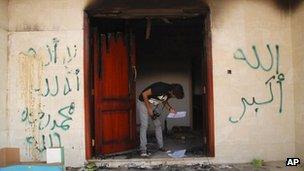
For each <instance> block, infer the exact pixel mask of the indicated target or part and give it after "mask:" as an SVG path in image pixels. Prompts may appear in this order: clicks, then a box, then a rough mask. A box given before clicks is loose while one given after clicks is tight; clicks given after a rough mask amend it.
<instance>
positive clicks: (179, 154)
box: [168, 150, 186, 158]
mask: <svg viewBox="0 0 304 171" xmlns="http://www.w3.org/2000/svg"><path fill="white" fill-rule="evenodd" d="M185 153H186V150H177V151H173V152H169V153H168V155H169V156H170V157H173V158H182V157H185Z"/></svg>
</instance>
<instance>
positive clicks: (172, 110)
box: [163, 100, 176, 113]
mask: <svg viewBox="0 0 304 171" xmlns="http://www.w3.org/2000/svg"><path fill="white" fill-rule="evenodd" d="M163 105H164V106H165V107H166V108H167V109H168V110H169V112H170V113H176V111H175V109H174V108H173V107H172V106H171V105H170V104H169V102H168V100H166V101H164V102H163Z"/></svg>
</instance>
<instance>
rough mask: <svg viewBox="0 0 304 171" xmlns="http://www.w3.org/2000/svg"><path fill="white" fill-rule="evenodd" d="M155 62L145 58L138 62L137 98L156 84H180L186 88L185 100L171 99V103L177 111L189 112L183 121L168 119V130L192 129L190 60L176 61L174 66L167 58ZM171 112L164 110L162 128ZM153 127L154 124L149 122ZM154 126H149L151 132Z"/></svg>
mask: <svg viewBox="0 0 304 171" xmlns="http://www.w3.org/2000/svg"><path fill="white" fill-rule="evenodd" d="M154 59H155V60H149V59H148V60H146V59H145V56H141V57H140V59H137V60H138V61H140V62H138V79H137V81H136V94H137V97H138V96H139V94H140V93H141V92H142V90H143V89H145V88H146V87H147V86H149V85H150V84H152V83H154V82H158V81H162V82H166V83H179V84H181V85H182V86H183V88H184V93H185V97H184V98H183V99H176V98H173V99H170V100H169V103H170V105H171V106H172V107H174V108H175V110H176V111H187V116H186V117H185V118H181V119H167V124H168V125H167V126H168V130H171V128H172V127H173V126H189V127H192V123H191V117H192V108H191V107H192V106H191V101H192V90H191V72H190V61H189V60H188V59H184V60H175V61H174V64H172V61H171V60H166V57H162V58H154ZM168 113H169V112H168V111H167V110H163V113H162V116H161V118H162V124H163V125H162V128H163V129H164V120H165V119H166V116H167V114H168ZM138 119H139V116H137V122H138V123H140V122H139V120H138ZM149 124H150V125H153V123H152V122H149ZM151 128H153V126H149V129H150V130H151Z"/></svg>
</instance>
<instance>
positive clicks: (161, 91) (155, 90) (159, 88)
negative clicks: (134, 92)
mask: <svg viewBox="0 0 304 171" xmlns="http://www.w3.org/2000/svg"><path fill="white" fill-rule="evenodd" d="M148 89H151V92H152V95H150V96H149V97H148V98H149V100H150V99H156V100H159V101H165V100H167V98H168V97H169V96H170V95H169V91H171V90H172V89H173V87H172V85H171V84H168V83H164V82H156V83H153V84H151V85H150V86H148V87H147V88H145V89H144V90H143V91H142V92H141V94H140V95H139V100H140V101H144V99H143V95H142V93H143V92H144V91H146V90H148ZM151 103H152V102H151Z"/></svg>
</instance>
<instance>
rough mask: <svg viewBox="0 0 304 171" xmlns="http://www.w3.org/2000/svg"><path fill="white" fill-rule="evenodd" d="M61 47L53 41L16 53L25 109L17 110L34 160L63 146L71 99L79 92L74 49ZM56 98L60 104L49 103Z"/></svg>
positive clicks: (72, 110) (70, 116)
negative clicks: (17, 54) (49, 148)
mask: <svg viewBox="0 0 304 171" xmlns="http://www.w3.org/2000/svg"><path fill="white" fill-rule="evenodd" d="M60 45H61V44H60V40H59V39H58V38H53V39H52V40H51V42H50V43H49V44H47V45H45V46H42V47H39V48H37V49H35V48H29V49H28V50H27V51H25V52H21V53H19V56H20V58H19V60H20V63H21V66H20V75H21V80H23V82H21V87H22V91H23V93H22V94H24V95H23V96H24V97H25V106H24V107H23V108H22V109H21V110H20V111H21V112H20V113H21V122H22V123H24V124H25V125H26V130H27V134H28V135H26V138H25V142H26V144H28V145H29V147H30V150H31V151H30V154H31V157H32V158H34V159H39V154H40V153H41V152H43V151H45V150H46V148H48V147H61V146H62V145H63V143H64V142H63V141H62V133H63V132H66V131H69V130H70V127H71V126H72V125H71V124H72V121H73V116H74V115H75V109H76V104H75V102H74V101H73V100H70V96H71V95H72V94H73V92H78V91H80V78H79V75H80V69H79V68H77V67H75V66H73V65H72V61H73V60H74V59H76V58H77V56H78V53H77V46H76V45H72V46H65V47H61V46H60ZM60 52H61V53H60ZM33 66H36V67H33ZM54 71H57V72H54ZM58 71H59V72H58ZM28 75H30V76H28ZM55 97H57V100H56V98H55ZM58 98H60V100H63V104H60V103H49V102H51V101H53V102H56V101H58ZM41 100H44V103H43V102H41ZM46 101H47V103H45V102H46ZM66 101H69V102H66ZM54 104H60V106H54ZM48 110H51V111H48Z"/></svg>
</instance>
